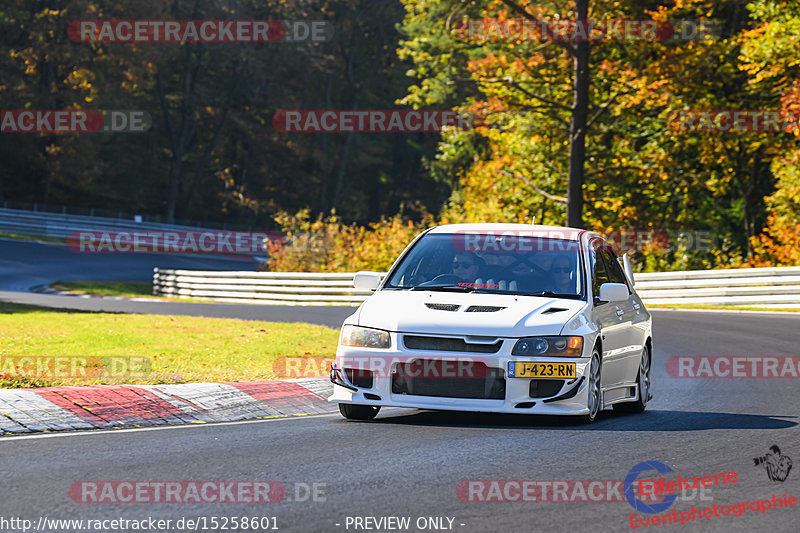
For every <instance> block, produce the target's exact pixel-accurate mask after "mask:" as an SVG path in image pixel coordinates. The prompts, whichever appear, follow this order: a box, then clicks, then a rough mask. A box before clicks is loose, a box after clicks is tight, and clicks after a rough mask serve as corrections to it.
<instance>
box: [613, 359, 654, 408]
mask: <svg viewBox="0 0 800 533" xmlns="http://www.w3.org/2000/svg"><path fill="white" fill-rule="evenodd" d="M636 388H637V389H638V391H637V392H638V393H639V399H638V400H636V401H635V402H625V403H615V404H614V411H617V412H619V413H641V412H642V411H644V410H645V408H646V407H647V401H648V400H649V399H650V347H649V346H647V345H645V347H644V348H643V349H642V359H641V361H640V362H639V376H638V377H637V378H636Z"/></svg>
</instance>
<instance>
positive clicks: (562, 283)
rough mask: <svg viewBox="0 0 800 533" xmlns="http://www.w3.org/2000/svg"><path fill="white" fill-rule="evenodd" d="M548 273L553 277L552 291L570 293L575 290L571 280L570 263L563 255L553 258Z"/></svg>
mask: <svg viewBox="0 0 800 533" xmlns="http://www.w3.org/2000/svg"><path fill="white" fill-rule="evenodd" d="M550 274H551V275H552V277H553V292H556V293H559V294H572V293H574V292H575V283H574V282H573V281H572V275H573V273H572V263H570V260H569V258H568V257H566V256H565V255H559V256H557V257H556V258H555V259H553V264H552V265H550Z"/></svg>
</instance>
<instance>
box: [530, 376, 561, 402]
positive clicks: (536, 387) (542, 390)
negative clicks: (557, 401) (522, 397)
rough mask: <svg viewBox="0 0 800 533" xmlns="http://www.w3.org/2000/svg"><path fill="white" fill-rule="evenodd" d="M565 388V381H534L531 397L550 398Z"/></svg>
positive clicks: (532, 382) (532, 381)
mask: <svg viewBox="0 0 800 533" xmlns="http://www.w3.org/2000/svg"><path fill="white" fill-rule="evenodd" d="M563 386H564V380H563V379H532V380H531V384H530V394H529V396H530V397H531V398H549V397H550V396H555V395H556V394H558V391H560V390H561V387H563Z"/></svg>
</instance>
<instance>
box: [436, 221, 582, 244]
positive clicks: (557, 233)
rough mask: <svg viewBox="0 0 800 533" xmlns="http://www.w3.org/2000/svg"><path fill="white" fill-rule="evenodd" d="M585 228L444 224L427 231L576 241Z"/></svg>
mask: <svg viewBox="0 0 800 533" xmlns="http://www.w3.org/2000/svg"><path fill="white" fill-rule="evenodd" d="M585 231H586V230H583V229H579V228H568V227H565V226H544V225H541V224H496V223H480V224H445V225H442V226H434V227H433V228H431V229H430V230H429V232H428V233H442V234H452V233H471V234H477V235H503V234H506V235H514V236H520V237H538V238H549V239H564V240H568V241H577V240H579V239H580V236H581V234H582V233H583V232H585Z"/></svg>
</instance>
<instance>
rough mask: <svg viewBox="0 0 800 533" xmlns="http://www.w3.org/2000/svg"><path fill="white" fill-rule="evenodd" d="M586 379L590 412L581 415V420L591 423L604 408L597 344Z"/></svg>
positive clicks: (587, 401) (587, 403)
mask: <svg viewBox="0 0 800 533" xmlns="http://www.w3.org/2000/svg"><path fill="white" fill-rule="evenodd" d="M586 379H587V383H586V387H587V389H588V391H587V400H586V407H588V408H589V414H586V415H583V416H581V422H583V423H584V424H591V423H592V422H594V421H595V419H596V418H597V415H598V414H599V413H600V411H602V410H603V390H602V389H601V388H600V351H599V350H598V349H597V347H596V346H595V348H594V351H593V352H592V362H591V363H590V364H589V371H588V372H587V373H586Z"/></svg>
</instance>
